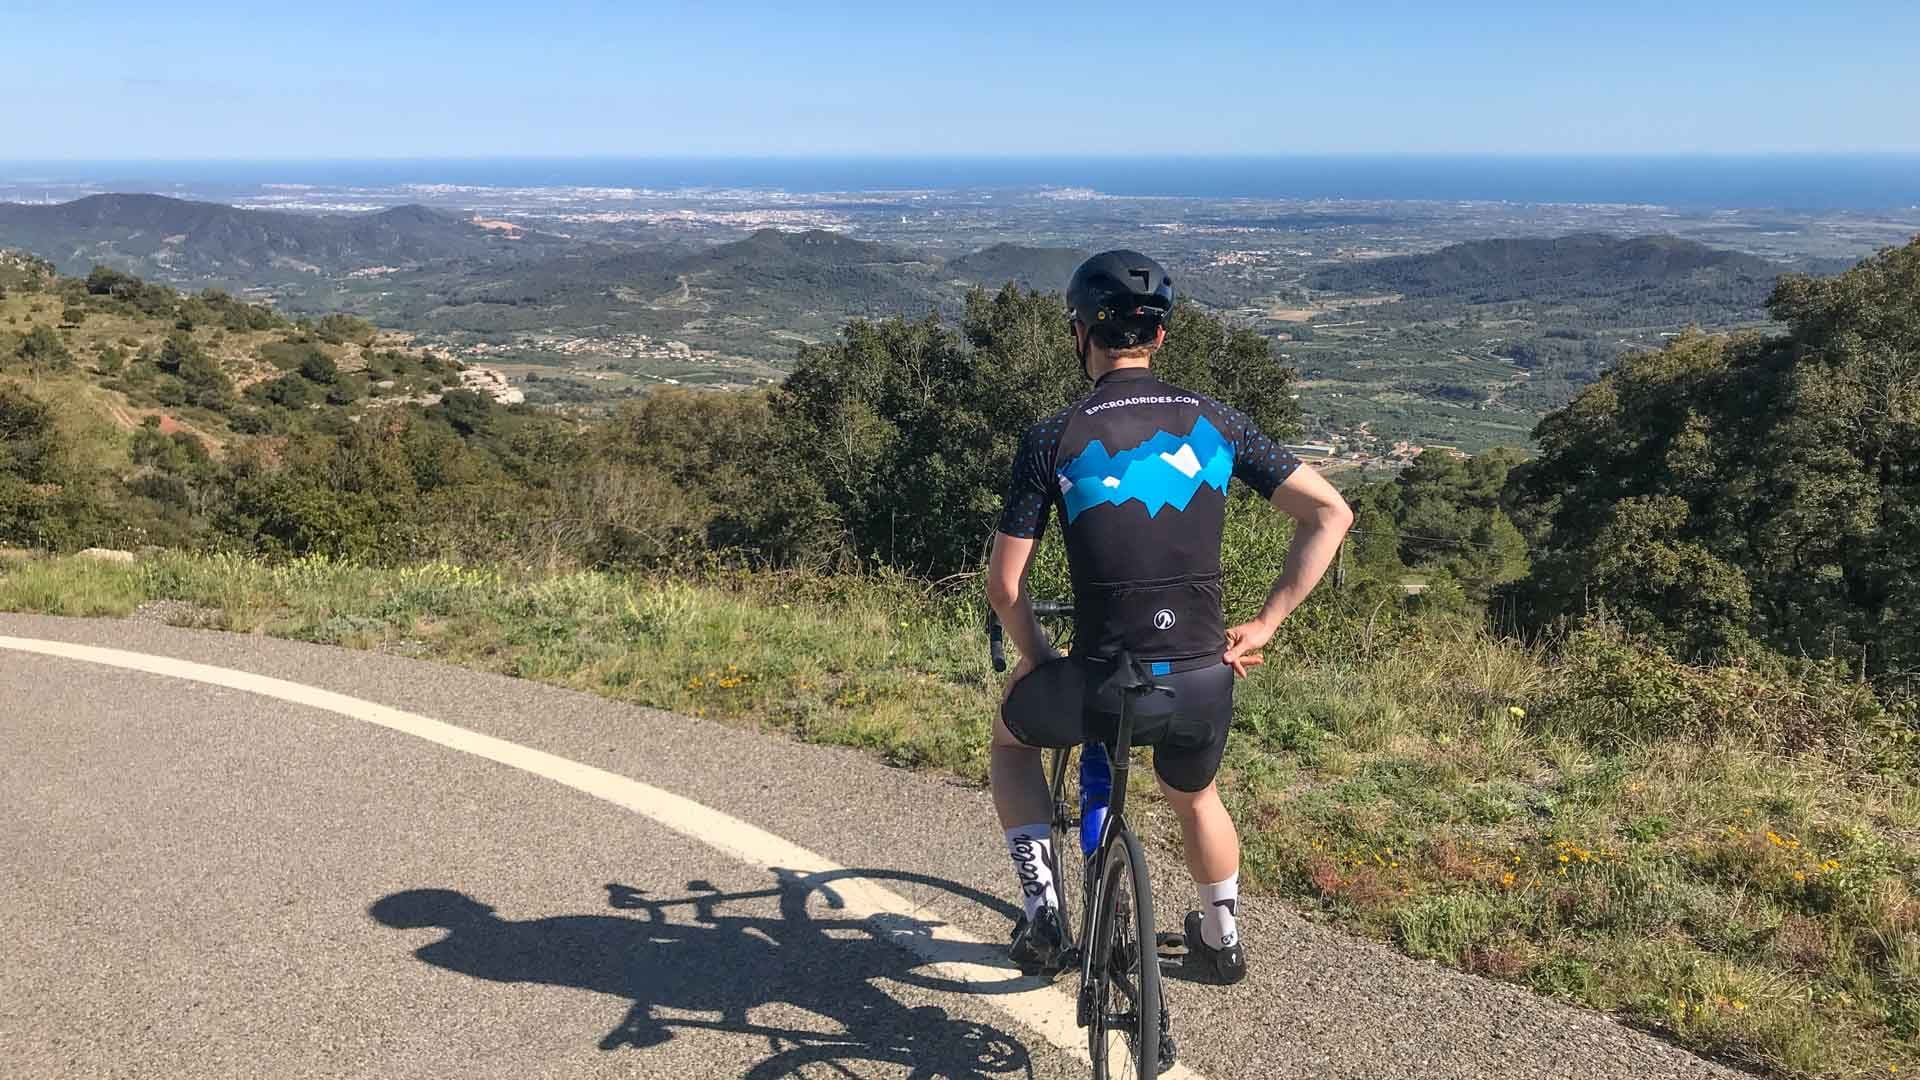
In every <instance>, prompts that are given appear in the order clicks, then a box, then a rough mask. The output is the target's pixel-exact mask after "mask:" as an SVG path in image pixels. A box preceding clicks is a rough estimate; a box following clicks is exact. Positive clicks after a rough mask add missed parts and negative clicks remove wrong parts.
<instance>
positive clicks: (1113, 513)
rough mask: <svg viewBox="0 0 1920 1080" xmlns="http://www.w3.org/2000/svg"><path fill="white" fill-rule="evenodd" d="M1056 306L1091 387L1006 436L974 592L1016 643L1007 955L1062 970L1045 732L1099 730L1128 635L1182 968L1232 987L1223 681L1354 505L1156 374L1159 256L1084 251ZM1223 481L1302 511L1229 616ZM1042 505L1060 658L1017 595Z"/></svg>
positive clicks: (1236, 971) (1108, 722) (1161, 325)
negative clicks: (1168, 822)
mask: <svg viewBox="0 0 1920 1080" xmlns="http://www.w3.org/2000/svg"><path fill="white" fill-rule="evenodd" d="M1067 303H1068V305H1069V307H1070V308H1071V309H1072V311H1071V318H1072V331H1073V337H1074V347H1075V350H1076V352H1077V354H1078V356H1079V358H1080V364H1081V370H1082V372H1083V373H1084V374H1085V375H1086V376H1087V377H1088V378H1090V379H1092V380H1093V390H1092V392H1090V393H1089V394H1087V395H1086V396H1085V397H1084V398H1082V399H1080V400H1079V401H1078V402H1076V403H1075V404H1074V405H1072V406H1071V407H1069V408H1068V409H1066V410H1065V411H1063V412H1060V413H1057V414H1055V415H1054V416H1051V417H1049V418H1047V419H1045V420H1042V421H1040V422H1039V423H1038V424H1035V425H1034V426H1033V427H1032V428H1030V429H1029V430H1028V431H1027V433H1026V437H1025V438H1024V439H1022V440H1021V443H1020V450H1019V453H1018V455H1017V456H1016V457H1015V459H1014V463H1013V479H1012V483H1011V486H1010V487H1009V488H1008V491H1007V497H1006V503H1005V507H1004V509H1003V511H1002V514H1001V517H1000V523H999V531H998V532H997V533H996V535H995V536H994V545H993V554H992V556H991V560H990V565H989V568H988V585H987V595H988V598H989V601H990V602H991V603H992V605H993V609H994V611H995V612H997V613H998V614H999V616H1000V619H1001V621H1002V622H1003V623H1004V624H1005V625H1006V628H1007V632H1008V633H1009V634H1011V635H1012V636H1013V639H1014V643H1015V644H1016V645H1017V646H1018V647H1019V650H1020V660H1019V663H1018V664H1017V665H1016V666H1015V668H1014V670H1013V672H1012V675H1011V676H1010V678H1009V679H1008V683H1007V691H1006V697H1005V699H1004V701H1003V704H1002V707H1001V715H1000V716H999V717H997V718H996V719H995V721H994V725H993V745H992V753H991V772H990V775H991V778H992V784H993V800H994V808H995V810H996V812H997V813H998V815H999V818H1000V826H1001V828H1002V829H1004V830H1005V831H1006V839H1007V850H1008V852H1009V853H1010V854H1011V855H1012V857H1013V862H1014V869H1015V873H1016V874H1017V876H1018V878H1019V881H1020V888H1021V897H1022V902H1023V909H1024V911H1023V914H1022V916H1021V917H1020V919H1019V921H1018V922H1017V923H1016V924H1015V927H1014V933H1013V944H1012V947H1011V949H1010V955H1011V957H1012V959H1013V960H1014V962H1015V963H1017V964H1019V965H1020V966H1021V967H1022V968H1026V969H1038V970H1042V971H1046V972H1049V973H1051V972H1054V971H1058V970H1059V969H1060V967H1061V966H1062V956H1061V953H1062V951H1063V944H1062V943H1063V937H1062V934H1061V924H1060V913H1059V910H1058V906H1059V901H1058V898H1057V894H1056V892H1055V890H1054V886H1053V882H1052V880H1051V876H1050V874H1049V871H1048V868H1047V867H1048V855H1049V853H1048V846H1049V845H1050V843H1051V839H1050V837H1051V831H1050V829H1049V819H1050V818H1051V816H1052V801H1051V798H1050V796H1049V794H1048V791H1047V784H1046V778H1045V776H1044V775H1043V773H1042V769H1041V762H1040V747H1043V746H1070V745H1078V744H1079V742H1080V741H1081V739H1082V737H1083V732H1097V731H1098V730H1099V729H1100V726H1101V725H1102V723H1103V722H1104V724H1105V727H1106V730H1108V731H1109V732H1110V731H1111V730H1112V725H1113V723H1114V720H1115V718H1116V714H1117V713H1118V711H1119V705H1118V701H1117V698H1116V697H1115V696H1114V694H1112V693H1109V692H1103V691H1102V690H1101V689H1100V688H1101V685H1102V683H1104V682H1105V681H1106V678H1107V677H1108V675H1109V674H1110V673H1111V664H1109V663H1106V662H1105V661H1104V658H1108V657H1112V656H1114V655H1116V654H1118V653H1119V652H1120V651H1122V650H1124V651H1126V652H1129V653H1131V654H1132V655H1133V656H1134V657H1135V658H1136V659H1138V660H1139V661H1140V662H1141V663H1143V664H1144V665H1145V666H1146V667H1147V668H1148V669H1149V671H1150V672H1151V673H1152V675H1153V676H1154V681H1155V682H1156V683H1158V684H1160V685H1163V686H1166V687H1169V688H1171V689H1172V690H1173V695H1172V696H1171V698H1170V699H1169V698H1168V697H1165V696H1162V695H1158V694H1155V695H1149V696H1148V697H1146V698H1143V699H1141V700H1140V702H1139V703H1138V704H1137V705H1136V706H1135V716H1136V741H1138V742H1152V743H1153V745H1154V754H1153V765H1154V772H1155V773H1156V775H1157V776H1158V778H1159V781H1160V789H1161V791H1162V792H1163V793H1164V794H1165V796H1166V798H1167V801H1168V803H1169V804H1170V805H1171V806H1172V807H1173V810H1174V812H1175V814H1176V815H1177V816H1178V817H1179V819H1180V834H1181V840H1182V842H1183V848H1184V851H1185V855H1186V861H1187V869H1188V870H1189V871H1190V872H1191V873H1192V875H1193V880H1194V884H1195V887H1196V889H1197V890H1198V893H1199V901H1200V902H1199V907H1198V909H1197V910H1195V911H1191V912H1189V913H1188V915H1187V918H1186V922H1185V926H1184V930H1185V937H1186V945H1187V950H1188V951H1187V965H1188V967H1189V970H1190V971H1191V972H1192V973H1193V974H1194V975H1196V976H1198V977H1200V978H1202V979H1205V980H1208V981H1214V982H1219V983H1234V982H1238V981H1239V980H1240V979H1242V978H1243V977H1245V975H1246V955H1245V950H1244V949H1243V948H1242V946H1241V944H1240V941H1239V935H1238V933H1237V930H1236V926H1235V916H1236V914H1237V913H1238V904H1239V871H1240V838H1239V836H1238V834H1237V833H1236V832H1235V831H1234V826H1233V819H1232V818H1231V817H1229V816H1228V814H1227V810H1226V807H1225V806H1223V805H1222V804H1221V802H1220V794H1219V791H1218V790H1217V789H1216V788H1215V786H1214V773H1215V772H1216V771H1217V770H1218V769H1219V767H1220V759H1221V755H1222V754H1223V753H1224V751H1225V749H1226V740H1227V727H1228V724H1229V723H1230V721H1231V720H1232V713H1233V681H1234V678H1235V676H1239V677H1245V676H1246V674H1247V671H1248V669H1249V668H1251V667H1253V666H1255V665H1258V664H1260V663H1262V662H1263V657H1262V654H1261V652H1260V650H1261V648H1262V647H1263V646H1265V645H1266V644H1267V641H1268V640H1269V639H1270V638H1271V637H1272V636H1273V634H1274V631H1275V629H1276V628H1277V627H1278V626H1279V625H1280V621H1281V620H1282V619H1285V618H1286V617H1287V615H1288V614H1289V613H1290V612H1292V611H1293V609H1294V608H1295V607H1297V606H1298V605H1299V604H1300V602H1301V601H1302V600H1304V599H1306V596H1307V594H1308V593H1309V592H1311V591H1312V590H1313V587H1314V585H1315V584H1317V583H1318V582H1319V580H1320V577H1321V575H1322V574H1324V573H1325V572H1326V569H1327V565H1328V563H1329V562H1331V561H1332V559H1333V557H1334V555H1335V553H1336V552H1337V551H1338V549H1339V546H1340V542H1341V540H1342V538H1343V537H1344V536H1345V535H1346V531H1347V528H1348V526H1349V525H1350V524H1351V523H1352V520H1353V515H1352V512H1351V511H1350V510H1349V509H1348V508H1347V504H1346V502H1345V500H1343V499H1342V498H1341V497H1340V493H1339V492H1337V491H1335V490H1334V488H1333V486H1332V485H1331V484H1329V483H1328V482H1327V481H1326V480H1325V479H1324V478H1322V477H1321V476H1320V475H1319V474H1317V473H1316V472H1314V471H1313V470H1312V469H1310V468H1307V467H1306V466H1304V465H1302V464H1301V463H1300V462H1299V460H1298V459H1297V458H1295V457H1293V455H1291V454H1289V453H1287V452H1286V451H1285V450H1284V449H1283V448H1281V447H1280V446H1278V445H1277V444H1275V443H1274V442H1273V441H1272V440H1270V439H1268V438H1267V437H1266V436H1265V435H1263V434H1261V433H1260V431H1259V430H1258V429H1256V428H1255V427H1254V425H1253V423H1252V422H1251V421H1249V420H1248V419H1247V417H1246V416H1244V415H1242V414H1241V413H1239V412H1236V411H1235V410H1233V409H1231V408H1228V407H1227V406H1225V405H1222V404H1220V403H1219V402H1217V401H1213V400H1211V399H1209V398H1207V397H1205V396H1204V395H1201V394H1196V393H1192V392H1189V391H1187V390H1183V389H1181V388H1180V387H1177V386H1171V385H1169V384H1167V383H1164V382H1161V381H1160V380H1159V379H1156V378H1155V377H1154V375H1153V371H1152V368H1151V361H1152V357H1153V354H1154V351H1155V350H1156V349H1158V348H1159V347H1160V345H1161V344H1162V343H1163V342H1165V340H1166V324H1167V318H1168V315H1169V314H1170V313H1171V311H1172V309H1173V280H1172V278H1171V277H1169V276H1168V274H1167V271H1166V270H1165V268H1163V267H1162V266H1161V265H1160V264H1159V263H1157V262H1155V261H1154V260H1152V259H1150V258H1148V257H1147V256H1145V255H1142V254H1139V253H1138V252H1134V251H1108V252H1103V253H1101V254H1099V255H1095V256H1094V257H1092V258H1091V259H1088V260H1087V261H1086V262H1085V263H1083V264H1082V265H1081V266H1080V268H1079V269H1078V270H1076V271H1074V274H1073V279H1072V281H1071V283H1070V284H1069V285H1068V287H1067ZM1229 476H1234V477H1238V478H1239V479H1240V480H1241V481H1243V482H1244V483H1246V484H1247V486H1249V487H1251V488H1252V489H1253V490H1254V491H1256V492H1258V493H1259V494H1260V496H1261V497H1262V498H1265V499H1268V500H1269V501H1271V502H1272V503H1273V505H1274V506H1275V507H1277V508H1279V509H1280V510H1281V511H1282V512H1284V513H1286V514H1287V515H1288V516H1289V517H1291V518H1293V519H1294V521H1295V522H1296V524H1297V528H1296V530H1295V532H1294V535H1293V541H1292V545H1291V547H1290V548H1289V549H1288V551H1287V560H1286V566H1285V569H1284V570H1283V572H1282V573H1281V575H1280V577H1279V580H1277V581H1276V582H1275V583H1274V585H1273V589H1272V591H1271V593H1270V594H1269V595H1268V597H1267V600H1266V603H1265V605H1264V606H1263V607H1262V608H1261V609H1260V612H1259V614H1258V615H1256V616H1255V617H1254V618H1253V619H1252V620H1251V621H1249V622H1244V623H1240V624H1239V625H1236V626H1232V627H1228V626H1227V625H1226V620H1225V617H1224V614H1223V611H1222V606H1221V593H1220V545H1221V533H1222V530H1223V527H1224V522H1225V514H1226V489H1227V480H1228V477H1229ZM1055 505H1058V507H1059V512H1060V517H1061V519H1062V528H1063V529H1064V530H1065V539H1066V548H1067V560H1068V564H1069V568H1070V572H1071V577H1072V580H1073V600H1074V610H1075V631H1074V639H1073V642H1074V644H1073V655H1071V656H1069V657H1064V658H1063V657H1061V656H1060V655H1059V654H1058V653H1057V652H1055V651H1054V649H1053V647H1052V645H1051V644H1050V643H1049V642H1048V640H1047V637H1046V635H1045V633H1044V631H1042V629H1041V628H1040V625H1039V623H1038V622H1036V621H1035V618H1034V614H1033V607H1032V603H1031V597H1030V596H1029V595H1028V593H1027V591H1026V573H1027V567H1028V564H1029V562H1030V561H1031V559H1032V556H1033V551H1034V548H1035V547H1036V546H1037V544H1038V542H1039V538H1040V535H1041V533H1042V531H1043V530H1044V529H1045V527H1046V519H1047V517H1048V514H1049V511H1050V509H1051V508H1052V507H1053V506H1055Z"/></svg>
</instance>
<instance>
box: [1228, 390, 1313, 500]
mask: <svg viewBox="0 0 1920 1080" xmlns="http://www.w3.org/2000/svg"><path fill="white" fill-rule="evenodd" d="M1225 411H1226V414H1227V420H1228V423H1229V424H1230V426H1231V427H1232V429H1233V475H1234V476H1236V477H1238V478H1239V479H1240V481H1241V482H1242V483H1244V484H1246V485H1247V486H1248V487H1250V488H1252V489H1253V490H1255V491H1257V492H1259V493H1260V497H1261V498H1262V499H1271V498H1273V492H1274V489H1276V488H1278V487H1279V486H1280V485H1281V484H1284V483H1286V482H1287V477H1289V476H1292V475H1293V470H1295V469H1297V468H1299V467H1300V459H1299V458H1297V457H1294V456H1293V454H1292V452H1291V451H1289V450H1288V449H1287V448H1286V447H1284V446H1281V445H1280V444H1279V443H1277V442H1274V441H1273V440H1272V439H1269V438H1267V436H1266V433H1265V432H1263V431H1261V430H1260V429H1259V428H1257V427H1255V426H1254V424H1253V421H1252V420H1249V419H1248V418H1247V417H1246V416H1245V415H1244V414H1242V413H1240V412H1238V411H1236V410H1233V409H1227V410H1225Z"/></svg>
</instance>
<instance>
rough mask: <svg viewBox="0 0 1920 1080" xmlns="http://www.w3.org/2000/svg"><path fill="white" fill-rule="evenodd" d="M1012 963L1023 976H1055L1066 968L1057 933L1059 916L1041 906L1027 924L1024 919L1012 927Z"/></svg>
mask: <svg viewBox="0 0 1920 1080" xmlns="http://www.w3.org/2000/svg"><path fill="white" fill-rule="evenodd" d="M1007 959H1009V960H1012V961H1013V962H1014V964H1015V965H1016V966H1018V967H1019V968H1020V970H1021V972H1022V973H1024V974H1027V975H1049V976H1051V975H1058V974H1059V973H1060V972H1061V971H1062V970H1064V969H1065V968H1066V966H1067V947H1066V935H1065V934H1063V933H1061V931H1060V912H1059V911H1057V910H1055V909H1054V908H1052V907H1048V906H1046V905H1044V904H1043V905H1041V907H1040V910H1039V911H1038V912H1036V913H1035V914H1034V917H1033V921H1032V922H1028V921H1027V917H1026V916H1025V915H1022V916H1020V921H1019V922H1016V923H1014V924H1013V944H1012V945H1010V946H1008V948H1007Z"/></svg>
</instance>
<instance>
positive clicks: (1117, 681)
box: [1100, 649, 1173, 697]
mask: <svg viewBox="0 0 1920 1080" xmlns="http://www.w3.org/2000/svg"><path fill="white" fill-rule="evenodd" d="M1107 662H1108V663H1110V664H1112V665H1113V674H1111V675H1109V676H1107V679H1106V681H1105V682H1103V683H1101V684H1100V693H1102V694H1106V693H1109V692H1115V691H1117V692H1119V693H1123V694H1128V695H1131V696H1133V697H1141V696H1143V695H1146V694H1151V693H1153V692H1154V691H1156V690H1157V691H1159V692H1161V693H1163V694H1171V693H1173V689H1172V688H1171V687H1166V686H1161V685H1160V684H1158V683H1156V682H1154V681H1153V673H1152V672H1150V671H1148V670H1147V666H1146V665H1145V664H1143V663H1141V662H1140V661H1139V659H1138V658H1136V657H1135V656H1134V655H1133V654H1132V653H1131V652H1128V651H1127V650H1125V649H1122V650H1120V651H1119V652H1117V653H1115V654H1114V655H1112V656H1110V657H1108V658H1107Z"/></svg>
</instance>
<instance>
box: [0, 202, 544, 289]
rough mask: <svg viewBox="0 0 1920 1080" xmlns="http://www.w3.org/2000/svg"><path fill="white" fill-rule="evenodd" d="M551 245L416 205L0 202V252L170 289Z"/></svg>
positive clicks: (498, 254)
mask: <svg viewBox="0 0 1920 1080" xmlns="http://www.w3.org/2000/svg"><path fill="white" fill-rule="evenodd" d="M560 243H561V242H560V241H558V239H557V238H553V237H547V236H543V235H540V234H535V233H530V232H527V231H525V230H519V229H502V228H487V227H483V226H481V225H478V224H475V223H474V222H472V221H470V220H467V219H465V218H462V217H458V216H455V215H452V214H447V213H443V212H441V211H438V210H432V209H428V208H427V207H424V206H396V207H392V208H390V209H387V210H381V211H376V212H373V213H367V214H351V215H328V216H314V215H306V214H293V213H285V212H280V211H270V210H242V209H239V208H236V207H232V206H224V205H221V204H219V203H208V202H192V201H188V200H184V199H172V198H167V197H165V196H161V195H137V194H136V195H120V194H110V195H90V196H88V197H86V198H84V199H78V200H76V201H74V202H69V203H59V204H54V205H23V204H19V203H0V246H5V247H14V248H21V249H25V250H28V251H32V252H34V253H36V254H39V255H41V256H44V257H45V258H47V259H49V260H51V261H52V262H53V263H54V265H55V266H56V267H57V268H58V269H59V270H60V271H62V272H63V273H70V274H84V273H86V272H87V271H88V270H90V269H92V267H93V266H94V265H96V264H101V265H107V266H112V267H115V268H117V269H121V270H127V271H130V272H133V273H136V274H139V275H142V276H146V277H153V278H156V279H160V280H166V281H171V282H176V283H184V282H200V281H203V280H208V279H217V280H222V281H225V282H229V283H233V284H242V285H264V284H271V283H273V282H276V281H280V280H284V279H287V278H290V277H291V278H297V277H301V276H312V275H332V274H344V273H350V272H352V271H355V270H365V269H372V268H378V267H393V266H412V265H418V264H421V263H426V262H432V261H437V260H447V259H474V258H485V259H498V258H512V259H520V258H525V257H527V256H529V255H533V254H538V253H542V252H546V251H549V250H557V248H558V246H559V245H560Z"/></svg>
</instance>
